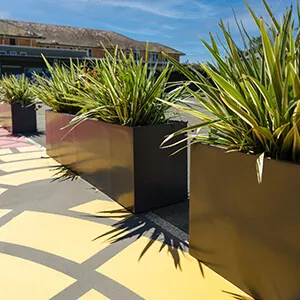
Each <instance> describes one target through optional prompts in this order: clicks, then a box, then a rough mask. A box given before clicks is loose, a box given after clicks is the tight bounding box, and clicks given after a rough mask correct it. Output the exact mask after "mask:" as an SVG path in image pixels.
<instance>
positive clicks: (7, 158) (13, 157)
mask: <svg viewBox="0 0 300 300" xmlns="http://www.w3.org/2000/svg"><path fill="white" fill-rule="evenodd" d="M42 156H46V154H45V153H44V152H43V151H37V152H29V153H13V154H10V155H4V156H1V160H2V161H4V162H12V161H18V160H25V159H35V158H41V157H42Z"/></svg>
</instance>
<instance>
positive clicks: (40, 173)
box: [0, 168, 60, 186]
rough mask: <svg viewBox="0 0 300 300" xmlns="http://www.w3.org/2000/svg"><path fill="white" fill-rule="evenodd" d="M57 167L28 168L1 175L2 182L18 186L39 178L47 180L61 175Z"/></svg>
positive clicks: (0, 180)
mask: <svg viewBox="0 0 300 300" xmlns="http://www.w3.org/2000/svg"><path fill="white" fill-rule="evenodd" d="M59 176H60V175H59V174H58V171H57V170H55V168H45V169H38V170H28V171H23V172H17V173H12V174H7V175H2V176H0V184H6V185H13V186H18V185H21V184H25V183H30V182H34V181H38V180H45V179H50V178H56V177H59Z"/></svg>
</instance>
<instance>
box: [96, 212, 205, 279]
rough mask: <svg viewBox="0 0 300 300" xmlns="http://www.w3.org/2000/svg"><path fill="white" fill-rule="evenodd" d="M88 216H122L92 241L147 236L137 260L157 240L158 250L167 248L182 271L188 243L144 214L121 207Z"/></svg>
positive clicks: (114, 241)
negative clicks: (133, 213) (133, 212)
mask: <svg viewBox="0 0 300 300" xmlns="http://www.w3.org/2000/svg"><path fill="white" fill-rule="evenodd" d="M90 217H93V218H95V217H96V218H108V217H111V218H116V219H117V218H122V219H121V220H120V221H117V222H116V223H115V224H113V225H112V226H113V227H114V228H113V229H111V230H110V231H108V232H106V233H104V234H101V235H100V236H98V237H96V238H95V239H94V241H95V240H98V239H100V238H105V239H106V242H109V243H117V242H121V241H124V240H126V239H129V238H134V239H136V240H137V239H139V238H141V237H142V236H146V237H148V238H149V241H148V242H147V244H146V246H145V247H144V249H143V250H142V252H141V254H140V255H139V258H138V260H139V261H140V260H141V259H142V258H143V256H144V255H145V254H146V253H147V252H148V251H149V249H150V248H151V247H152V246H153V245H154V243H155V242H157V241H158V242H160V243H161V246H160V247H159V252H162V251H163V250H165V249H167V253H168V254H169V255H171V257H172V260H173V263H174V266H175V268H176V269H179V270H181V271H182V264H181V259H182V258H184V257H185V256H186V255H187V252H188V243H187V242H185V241H181V240H179V239H178V238H177V237H175V236H173V235H172V234H171V233H169V232H167V231H165V230H164V229H163V228H161V227H160V226H159V225H157V224H155V223H154V222H152V221H151V220H149V219H148V218H146V217H145V216H144V215H142V214H140V215H132V214H131V213H130V212H129V211H127V210H126V209H125V208H121V209H117V210H111V211H102V212H98V213H97V215H92V216H90ZM199 267H200V270H201V273H202V276H203V277H204V270H203V268H202V265H201V263H199Z"/></svg>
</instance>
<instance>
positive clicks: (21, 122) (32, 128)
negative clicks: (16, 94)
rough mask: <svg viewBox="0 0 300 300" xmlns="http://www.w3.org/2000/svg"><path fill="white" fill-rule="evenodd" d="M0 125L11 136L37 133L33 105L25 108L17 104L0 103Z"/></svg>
mask: <svg viewBox="0 0 300 300" xmlns="http://www.w3.org/2000/svg"><path fill="white" fill-rule="evenodd" d="M0 125H2V126H3V127H4V128H6V129H7V130H8V131H10V132H11V133H12V134H17V133H35V132H36V131H37V126H36V111H35V105H31V106H28V107H25V106H22V105H21V104H18V103H16V104H2V103H1V104H0Z"/></svg>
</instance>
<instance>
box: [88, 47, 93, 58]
mask: <svg viewBox="0 0 300 300" xmlns="http://www.w3.org/2000/svg"><path fill="white" fill-rule="evenodd" d="M88 56H89V57H92V49H89V50H88Z"/></svg>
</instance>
